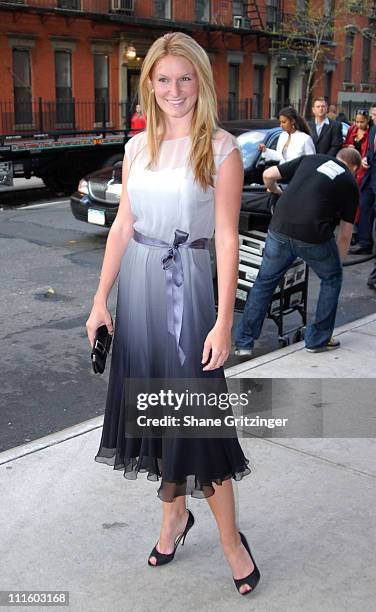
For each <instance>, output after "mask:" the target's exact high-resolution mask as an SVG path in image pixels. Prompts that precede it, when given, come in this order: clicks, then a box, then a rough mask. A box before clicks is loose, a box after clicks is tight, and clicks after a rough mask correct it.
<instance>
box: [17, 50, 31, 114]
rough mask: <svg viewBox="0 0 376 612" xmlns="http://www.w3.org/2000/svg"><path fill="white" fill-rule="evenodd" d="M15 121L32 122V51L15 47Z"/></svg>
mask: <svg viewBox="0 0 376 612" xmlns="http://www.w3.org/2000/svg"><path fill="white" fill-rule="evenodd" d="M13 93H14V121H15V123H16V125H20V124H31V123H32V106H31V69H30V52H29V51H28V50H24V49H13Z"/></svg>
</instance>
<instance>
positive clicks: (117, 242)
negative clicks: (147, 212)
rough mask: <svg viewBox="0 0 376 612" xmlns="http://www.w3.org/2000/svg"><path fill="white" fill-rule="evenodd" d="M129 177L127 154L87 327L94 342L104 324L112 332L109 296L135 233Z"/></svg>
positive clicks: (91, 342)
mask: <svg viewBox="0 0 376 612" xmlns="http://www.w3.org/2000/svg"><path fill="white" fill-rule="evenodd" d="M127 181H128V162H127V159H126V157H125V155H124V159H123V168H122V193H121V197H120V203H119V209H118V212H117V214H116V218H115V221H114V222H113V224H112V226H111V229H110V231H109V234H108V237H107V242H106V249H105V253H104V257H103V263H102V269H101V273H100V279H99V284H98V288H97V290H96V293H95V295H94V300H93V302H94V303H93V307H92V310H91V313H90V315H89V318H88V320H87V321H86V330H87V334H88V338H89V342H90V344H91V345H92V344H93V342H94V337H95V332H96V330H97V328H98V327H99V326H100V325H107V328H108V330H109V332H110V333H112V322H111V316H110V313H109V312H108V309H107V299H108V296H109V294H110V291H111V289H112V287H113V285H114V283H115V280H116V277H117V275H118V273H119V269H120V263H121V258H122V256H123V254H124V251H125V249H126V246H127V244H128V242H129V240H130V238H131V237H132V235H133V223H134V218H133V215H132V212H131V206H130V202H129V198H128V193H127Z"/></svg>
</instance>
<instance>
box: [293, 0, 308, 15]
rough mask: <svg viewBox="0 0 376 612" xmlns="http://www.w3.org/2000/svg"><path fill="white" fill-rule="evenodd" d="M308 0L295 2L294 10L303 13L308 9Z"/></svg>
mask: <svg viewBox="0 0 376 612" xmlns="http://www.w3.org/2000/svg"><path fill="white" fill-rule="evenodd" d="M308 5H309V0H296V10H297V11H298V13H305V12H306V11H307V9H308Z"/></svg>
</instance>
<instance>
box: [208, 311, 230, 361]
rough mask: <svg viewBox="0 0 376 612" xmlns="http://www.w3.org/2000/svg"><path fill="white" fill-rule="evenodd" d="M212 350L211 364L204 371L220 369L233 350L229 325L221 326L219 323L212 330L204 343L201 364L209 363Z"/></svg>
mask: <svg viewBox="0 0 376 612" xmlns="http://www.w3.org/2000/svg"><path fill="white" fill-rule="evenodd" d="M210 350H211V358H210V361H209V363H208V364H207V365H206V366H205V367H204V368H202V369H203V371H206V370H215V369H216V368H220V367H221V366H223V364H224V363H225V361H226V360H227V358H228V356H229V354H230V350H231V328H230V327H229V326H228V325H221V324H220V323H218V322H217V323H216V324H215V325H214V327H213V328H212V329H211V330H210V332H209V333H208V335H207V336H206V340H205V343H204V350H203V352H202V361H201V363H206V362H207V361H208V359H209V354H210Z"/></svg>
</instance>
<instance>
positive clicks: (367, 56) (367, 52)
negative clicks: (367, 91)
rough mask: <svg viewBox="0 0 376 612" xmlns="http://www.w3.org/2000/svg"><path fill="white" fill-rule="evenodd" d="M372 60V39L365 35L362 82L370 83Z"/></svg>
mask: <svg viewBox="0 0 376 612" xmlns="http://www.w3.org/2000/svg"><path fill="white" fill-rule="evenodd" d="M370 62H371V39H370V38H369V37H368V36H363V48H362V83H369V77H370Z"/></svg>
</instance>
